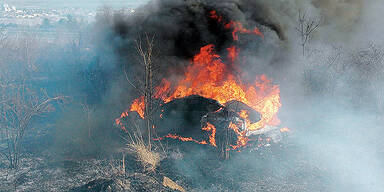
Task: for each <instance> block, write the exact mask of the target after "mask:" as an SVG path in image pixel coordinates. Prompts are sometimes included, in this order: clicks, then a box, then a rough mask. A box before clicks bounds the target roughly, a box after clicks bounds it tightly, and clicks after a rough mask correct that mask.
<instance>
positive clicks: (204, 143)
mask: <svg viewBox="0 0 384 192" xmlns="http://www.w3.org/2000/svg"><path fill="white" fill-rule="evenodd" d="M164 138H171V139H178V140H180V141H192V142H195V143H198V144H202V145H206V144H208V143H207V142H206V141H197V140H195V139H192V137H181V136H178V135H175V134H168V135H166V136H164V137H159V138H157V139H154V140H155V141H158V140H162V139H164Z"/></svg>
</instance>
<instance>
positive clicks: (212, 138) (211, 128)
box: [202, 122, 217, 147]
mask: <svg viewBox="0 0 384 192" xmlns="http://www.w3.org/2000/svg"><path fill="white" fill-rule="evenodd" d="M202 130H204V131H210V132H212V133H211V135H209V143H210V144H211V145H212V146H214V147H217V146H216V139H215V137H216V127H215V126H214V125H212V124H210V123H208V122H207V126H205V127H203V128H202Z"/></svg>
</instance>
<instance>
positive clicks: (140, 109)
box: [129, 96, 145, 119]
mask: <svg viewBox="0 0 384 192" xmlns="http://www.w3.org/2000/svg"><path fill="white" fill-rule="evenodd" d="M144 109H145V103H144V96H141V97H139V98H137V99H135V100H134V101H133V103H132V105H131V109H130V110H129V111H136V112H137V113H138V114H139V115H140V117H141V118H142V119H144Z"/></svg>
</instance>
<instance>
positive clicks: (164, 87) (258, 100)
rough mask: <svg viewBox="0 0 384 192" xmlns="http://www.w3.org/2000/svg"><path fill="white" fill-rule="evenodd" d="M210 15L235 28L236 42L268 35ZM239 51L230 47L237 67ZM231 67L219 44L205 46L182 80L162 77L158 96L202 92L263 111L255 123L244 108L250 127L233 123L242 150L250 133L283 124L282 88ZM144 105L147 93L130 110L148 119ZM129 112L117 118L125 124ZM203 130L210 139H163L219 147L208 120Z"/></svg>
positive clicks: (242, 114) (169, 98) (165, 98)
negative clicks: (247, 36)
mask: <svg viewBox="0 0 384 192" xmlns="http://www.w3.org/2000/svg"><path fill="white" fill-rule="evenodd" d="M210 17H211V18H212V19H215V20H216V21H217V22H219V23H223V24H224V27H225V28H226V29H232V37H233V40H234V41H237V40H238V39H239V34H242V33H247V34H254V35H258V36H260V37H261V38H264V36H263V34H262V33H261V32H260V31H259V30H258V29H257V28H254V30H248V29H245V28H244V27H243V25H242V24H241V23H239V22H235V21H230V22H228V23H224V22H223V21H224V19H223V18H222V17H221V16H218V15H217V14H216V12H215V11H211V12H210ZM239 53H240V49H239V48H237V47H236V46H231V47H228V48H227V58H228V60H229V61H230V62H231V63H230V64H232V67H233V66H235V65H234V64H235V63H236V62H237V57H238V55H239ZM228 66H230V65H229V64H225V63H224V61H223V59H222V57H221V56H220V55H218V54H217V53H216V52H215V46H214V45H213V44H209V45H206V46H204V47H201V49H200V52H199V53H198V54H196V55H195V56H194V57H193V59H192V61H191V64H190V65H189V66H188V67H187V69H186V71H185V74H184V76H183V78H182V79H181V80H179V81H177V82H171V81H170V80H168V79H166V78H164V79H162V81H161V83H160V85H159V86H158V87H156V88H155V98H158V99H162V100H163V101H164V103H168V102H170V101H172V100H174V99H177V98H183V97H187V96H191V95H200V96H202V97H206V98H211V99H214V100H216V101H218V102H219V103H220V104H222V105H224V106H225V105H226V103H228V102H230V101H240V102H242V103H244V104H246V105H248V106H249V107H251V108H252V109H254V110H256V111H257V112H259V113H260V114H261V120H260V121H258V122H255V123H252V122H251V120H250V119H249V114H250V113H249V111H247V110H242V111H241V112H239V116H240V117H242V118H243V119H244V120H245V124H246V130H245V131H243V132H241V131H240V130H239V128H238V126H237V125H236V124H234V123H230V125H229V127H228V128H229V129H232V130H233V131H234V132H235V133H236V134H237V135H238V140H237V145H236V146H232V148H233V149H238V148H239V147H241V146H245V145H246V144H247V142H248V138H247V137H246V132H251V131H256V130H259V129H262V128H264V127H265V126H267V125H269V126H277V125H278V124H280V120H279V119H278V118H277V113H278V111H279V108H280V107H281V103H280V90H279V87H278V86H277V85H274V84H273V83H272V82H271V80H270V79H268V78H267V76H266V75H260V76H258V77H255V79H254V81H253V82H251V83H249V82H243V81H242V79H240V78H238V77H239V75H235V74H233V70H230V69H229V67H228ZM237 71H239V70H237ZM240 75H241V74H240ZM144 107H145V104H144V96H141V97H139V98H137V99H136V100H134V101H133V103H132V105H131V107H130V110H129V111H136V112H137V113H138V114H139V115H140V117H141V118H143V119H144V118H145V114H144V111H145V110H144ZM127 115H128V113H127V112H124V113H123V114H122V115H121V117H120V118H119V119H117V120H116V123H117V124H120V125H122V123H121V118H123V117H126V116H127ZM202 130H204V131H209V132H211V134H210V136H209V142H207V141H197V140H194V139H192V138H185V137H181V136H178V135H174V134H171V133H170V134H168V135H167V136H165V137H163V138H173V139H179V140H181V141H193V142H196V143H200V144H210V145H212V146H215V147H216V141H215V134H216V128H215V126H214V125H212V124H210V123H207V125H206V127H203V128H202ZM286 130H287V129H284V131H286ZM158 139H162V138H158Z"/></svg>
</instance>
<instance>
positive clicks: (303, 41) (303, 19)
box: [296, 10, 321, 56]
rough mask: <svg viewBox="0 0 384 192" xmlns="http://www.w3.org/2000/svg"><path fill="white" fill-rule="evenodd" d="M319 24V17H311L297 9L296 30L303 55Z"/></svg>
mask: <svg viewBox="0 0 384 192" xmlns="http://www.w3.org/2000/svg"><path fill="white" fill-rule="evenodd" d="M320 24H321V19H316V18H311V17H309V16H308V15H307V14H306V13H302V11H300V10H299V17H298V20H297V26H296V31H297V32H298V34H299V36H300V45H301V48H302V53H303V56H305V50H306V47H307V44H308V42H309V41H310V40H311V38H312V36H313V33H314V32H315V31H316V30H317V29H318V27H319V26H320Z"/></svg>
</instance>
